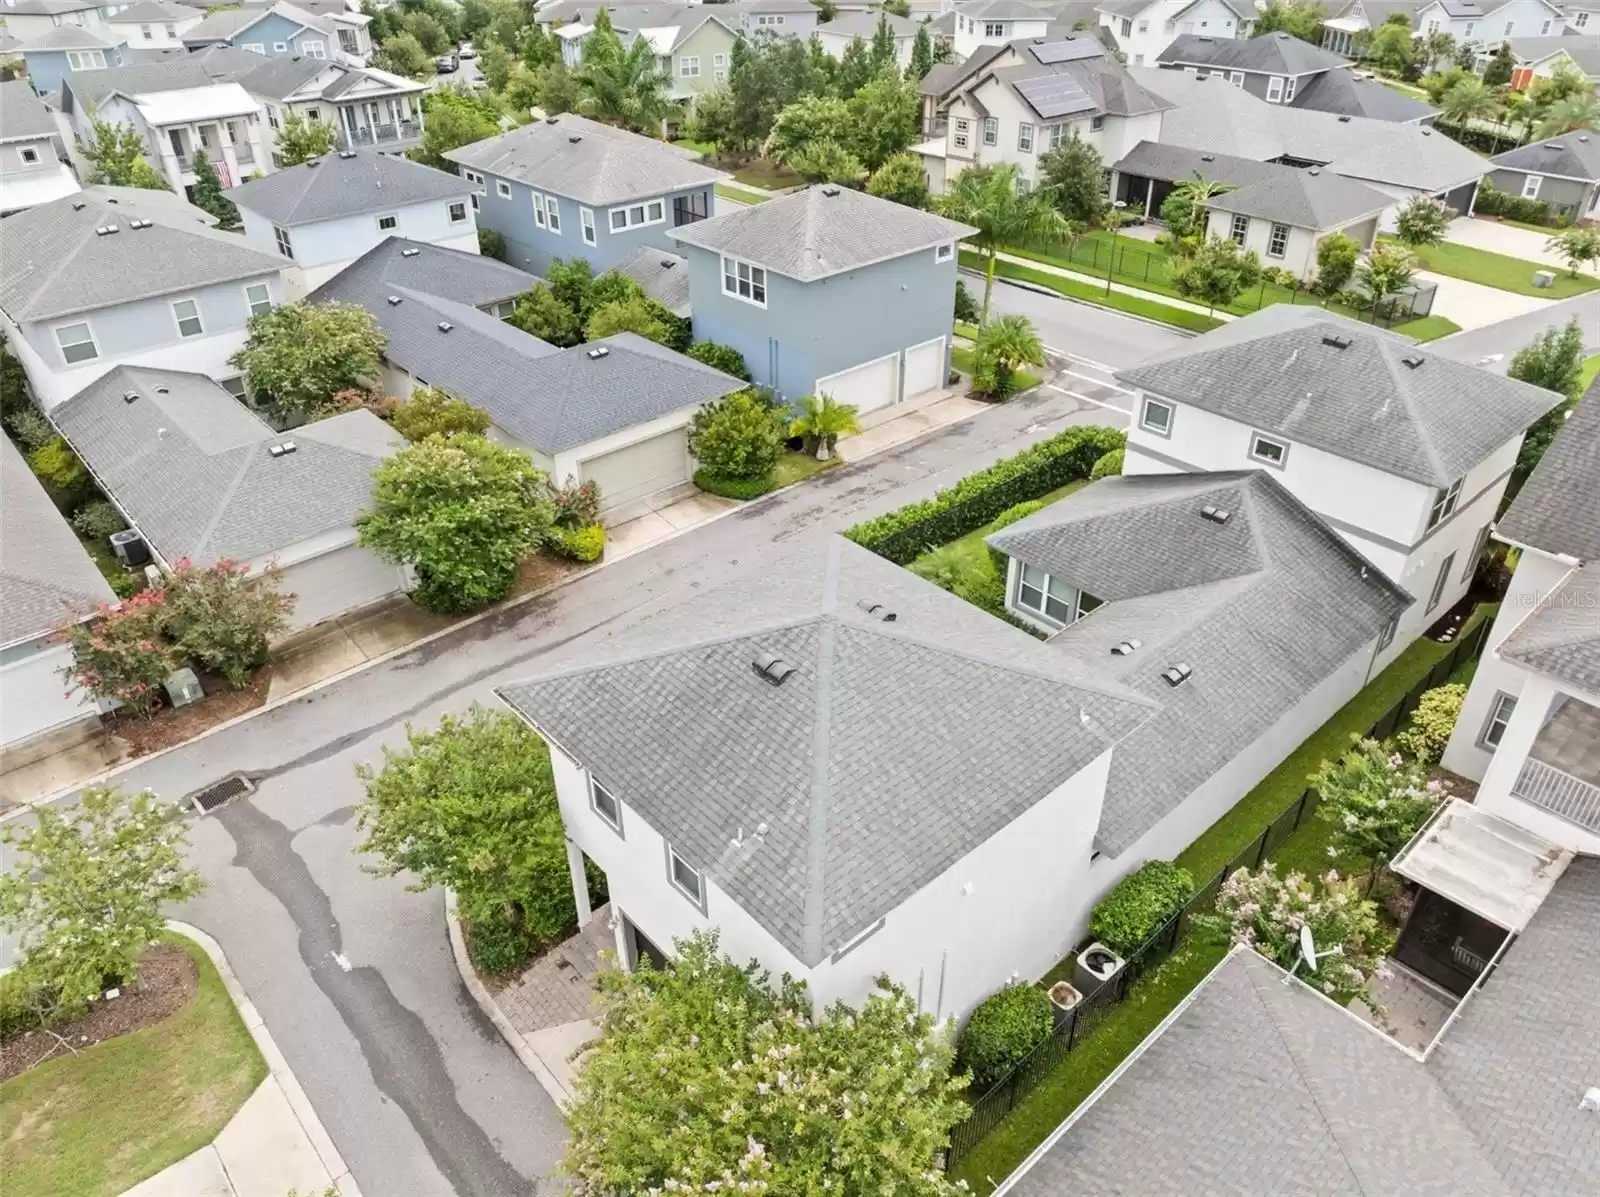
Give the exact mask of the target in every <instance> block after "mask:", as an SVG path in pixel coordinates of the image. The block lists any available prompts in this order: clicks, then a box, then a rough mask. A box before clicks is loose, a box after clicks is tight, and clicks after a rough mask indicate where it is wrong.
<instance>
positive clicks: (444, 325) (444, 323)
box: [439, 320, 455, 332]
mask: <svg viewBox="0 0 1600 1197" xmlns="http://www.w3.org/2000/svg"><path fill="white" fill-rule="evenodd" d="M454 327H455V325H454V324H451V323H450V321H448V320H441V321H439V331H440V332H449V331H450V330H451V329H452V328H454Z"/></svg>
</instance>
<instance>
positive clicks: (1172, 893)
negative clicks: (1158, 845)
mask: <svg viewBox="0 0 1600 1197" xmlns="http://www.w3.org/2000/svg"><path fill="white" fill-rule="evenodd" d="M1193 894H1194V878H1193V877H1191V876H1190V875H1189V870H1188V869H1180V868H1179V867H1178V866H1177V865H1175V864H1173V863H1172V862H1171V861H1170V860H1150V861H1146V862H1145V863H1144V864H1143V865H1142V866H1140V867H1139V868H1138V869H1136V870H1135V871H1133V872H1132V873H1129V874H1128V875H1127V876H1126V877H1124V878H1123V879H1122V880H1121V881H1119V882H1117V884H1116V885H1114V886H1113V887H1112V889H1111V892H1110V893H1109V894H1107V895H1106V896H1105V897H1103V898H1101V899H1100V901H1099V902H1098V903H1096V904H1095V908H1094V913H1093V914H1091V915H1090V916H1089V931H1090V933H1091V934H1093V936H1094V937H1095V938H1096V939H1098V940H1099V941H1100V942H1101V943H1103V944H1105V945H1106V946H1107V947H1108V948H1110V949H1111V950H1112V951H1113V952H1116V953H1118V954H1119V955H1121V956H1124V957H1126V956H1129V955H1132V954H1133V953H1134V952H1135V951H1137V950H1138V948H1139V947H1140V945H1142V944H1143V943H1144V942H1145V940H1147V939H1149V938H1150V937H1151V936H1152V935H1154V934H1155V933H1156V932H1157V931H1159V930H1161V928H1162V927H1164V926H1165V925H1166V924H1167V922H1168V920H1170V919H1171V918H1172V916H1173V915H1175V914H1177V913H1178V911H1180V910H1182V909H1183V904H1184V903H1185V902H1187V901H1188V900H1189V899H1190V897H1192V896H1193Z"/></svg>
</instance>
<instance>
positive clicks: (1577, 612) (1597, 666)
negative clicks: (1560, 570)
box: [1497, 477, 1600, 692]
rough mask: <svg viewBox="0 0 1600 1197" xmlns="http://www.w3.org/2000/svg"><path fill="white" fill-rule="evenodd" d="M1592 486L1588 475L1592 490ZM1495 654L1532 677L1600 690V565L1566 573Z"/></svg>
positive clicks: (1594, 562)
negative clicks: (1523, 667) (1529, 673)
mask: <svg viewBox="0 0 1600 1197" xmlns="http://www.w3.org/2000/svg"><path fill="white" fill-rule="evenodd" d="M1594 485H1595V480H1594V478H1593V477H1591V478H1590V479H1589V489H1590V490H1591V491H1592V490H1593V489H1594ZM1497 651H1498V652H1499V654H1500V656H1501V657H1503V658H1504V659H1505V660H1507V661H1515V662H1517V663H1518V664H1521V665H1525V666H1527V667H1528V668H1529V669H1532V670H1533V671H1534V672H1536V673H1543V674H1546V675H1548V676H1550V677H1553V678H1556V679H1558V680H1560V681H1563V682H1566V683H1567V684H1568V685H1572V686H1576V687H1577V688H1578V689H1580V690H1588V691H1591V692H1594V691H1600V561H1591V562H1590V563H1589V564H1587V565H1585V566H1582V567H1581V568H1577V569H1574V570H1573V571H1572V572H1571V573H1569V574H1568V575H1567V576H1566V578H1564V579H1563V580H1562V583H1561V585H1560V586H1558V587H1556V588H1555V589H1554V590H1552V591H1551V592H1550V593H1549V594H1547V595H1546V596H1545V597H1544V598H1543V599H1542V600H1541V601H1540V603H1539V605H1538V606H1537V607H1535V608H1534V609H1533V610H1532V611H1530V612H1529V613H1528V614H1527V616H1526V617H1524V619H1523V620H1522V622H1521V623H1519V624H1517V626H1516V627H1514V628H1513V629H1512V630H1511V634H1510V635H1508V636H1507V637H1506V638H1505V639H1504V640H1502V641H1501V642H1500V647H1499V649H1498V650H1497Z"/></svg>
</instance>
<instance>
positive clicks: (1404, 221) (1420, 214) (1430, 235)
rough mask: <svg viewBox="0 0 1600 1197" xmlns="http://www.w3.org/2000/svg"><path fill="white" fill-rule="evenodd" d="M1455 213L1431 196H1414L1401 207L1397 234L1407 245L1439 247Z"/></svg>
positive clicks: (1396, 222)
mask: <svg viewBox="0 0 1600 1197" xmlns="http://www.w3.org/2000/svg"><path fill="white" fill-rule="evenodd" d="M1452 219H1454V213H1452V212H1451V211H1450V209H1449V208H1446V207H1445V206H1444V205H1443V204H1441V203H1440V202H1439V201H1438V200H1436V199H1434V198H1433V197H1432V196H1429V195H1414V196H1412V197H1411V198H1410V199H1409V200H1407V201H1406V202H1405V203H1404V204H1402V205H1401V206H1400V212H1399V214H1398V215H1397V216H1396V217H1395V232H1396V234H1397V235H1398V236H1399V238H1400V240H1401V241H1404V242H1405V243H1406V244H1407V245H1411V246H1419V245H1437V244H1438V243H1439V242H1441V241H1443V240H1444V234H1445V230H1446V229H1448V228H1449V227H1450V221H1451V220H1452Z"/></svg>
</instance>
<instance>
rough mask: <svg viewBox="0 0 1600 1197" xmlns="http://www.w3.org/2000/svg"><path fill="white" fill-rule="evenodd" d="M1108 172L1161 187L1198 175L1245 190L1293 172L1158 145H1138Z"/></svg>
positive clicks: (1254, 160) (1247, 160) (1271, 164)
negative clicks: (1161, 183) (1133, 176)
mask: <svg viewBox="0 0 1600 1197" xmlns="http://www.w3.org/2000/svg"><path fill="white" fill-rule="evenodd" d="M1112 169H1113V170H1115V171H1117V172H1118V173H1119V174H1125V175H1138V176H1139V177H1140V178H1143V179H1157V180H1160V181H1161V182H1164V183H1181V182H1183V181H1184V180H1185V179H1192V178H1193V177H1194V176H1195V175H1196V174H1197V173H1198V174H1199V175H1200V177H1201V178H1203V179H1209V180H1211V181H1213V182H1217V183H1231V184H1233V185H1234V186H1235V187H1245V186H1248V185H1249V184H1251V183H1258V182H1260V181H1261V180H1263V179H1270V178H1274V177H1275V176H1276V175H1277V174H1278V172H1280V171H1285V170H1294V169H1295V168H1294V167H1292V166H1282V165H1280V164H1279V163H1276V162H1263V161H1261V160H1260V159H1259V158H1241V157H1239V156H1238V155H1236V154H1216V153H1212V152H1211V151H1209V150H1196V149H1191V148H1190V147H1188V146H1181V145H1167V144H1165V143H1164V142H1160V141H1141V142H1140V143H1139V144H1138V145H1136V146H1134V147H1133V149H1131V150H1129V151H1128V153H1127V156H1126V157H1124V158H1122V159H1120V160H1119V161H1118V162H1117V163H1115V165H1113V167H1112Z"/></svg>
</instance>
